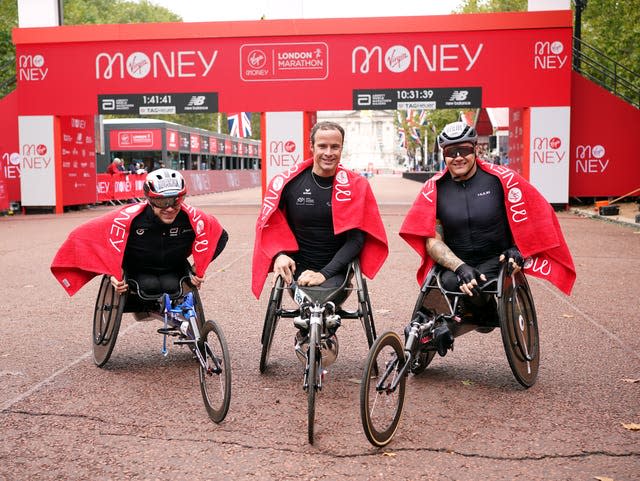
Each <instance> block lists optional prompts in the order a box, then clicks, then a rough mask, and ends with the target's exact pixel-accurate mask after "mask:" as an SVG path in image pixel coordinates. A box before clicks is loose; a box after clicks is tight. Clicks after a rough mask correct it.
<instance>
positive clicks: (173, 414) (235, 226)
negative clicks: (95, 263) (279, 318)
mask: <svg viewBox="0 0 640 481" xmlns="http://www.w3.org/2000/svg"><path fill="white" fill-rule="evenodd" d="M371 182H372V185H373V186H374V191H375V192H376V196H377V197H378V200H379V202H380V204H381V211H382V214H383V219H384V223H385V226H386V228H387V235H388V237H389V240H390V250H391V252H390V256H389V259H388V260H387V262H386V264H385V266H384V267H383V268H382V270H381V271H380V273H379V274H378V276H377V277H376V279H374V280H373V281H369V290H370V295H371V300H372V303H373V308H374V316H375V322H376V326H377V330H378V333H381V332H383V331H384V330H387V329H392V330H395V331H396V332H398V333H400V332H401V331H402V328H403V327H404V325H405V323H407V322H408V321H409V315H410V313H411V309H412V307H413V304H414V302H415V299H416V296H417V293H418V285H417V284H416V281H415V270H416V268H417V264H418V258H417V255H416V254H414V253H413V251H411V249H410V248H409V247H408V246H407V245H406V244H405V243H404V242H403V241H402V240H401V239H400V238H399V237H398V235H397V232H398V229H399V227H400V224H401V222H402V220H403V218H404V214H405V213H406V211H407V209H408V207H409V204H410V203H411V202H412V201H413V199H414V197H415V195H416V194H417V192H418V190H419V188H420V185H419V184H418V183H415V182H412V181H408V180H403V179H400V178H399V177H385V176H378V177H375V178H373V179H372V181H371ZM190 201H191V202H192V203H193V204H195V205H198V206H201V207H203V208H204V209H205V210H207V211H208V212H211V213H213V214H215V215H216V216H217V217H218V219H219V220H220V221H221V223H222V224H223V225H224V226H225V228H226V229H227V230H228V232H229V234H230V242H229V245H228V247H227V249H226V250H225V251H224V252H223V253H222V255H221V256H220V258H219V260H218V261H216V263H215V265H214V266H212V267H211V268H210V269H209V271H208V274H207V281H206V284H205V287H204V289H203V290H202V291H201V295H202V298H203V303H204V306H205V310H206V312H207V317H210V318H215V319H217V320H218V321H219V323H220V324H221V326H222V328H223V330H224V333H225V335H226V338H227V340H228V343H229V346H230V351H231V356H232V367H233V388H232V391H233V393H232V400H231V409H230V411H229V414H228V416H227V418H226V419H225V421H224V422H223V423H222V424H220V425H216V424H213V423H212V422H210V421H209V419H208V417H207V415H206V412H205V410H204V407H203V404H202V399H201V396H200V391H199V386H198V380H197V369H196V366H195V363H194V361H193V360H192V359H190V356H189V355H188V352H187V349H186V348H180V347H173V348H172V349H171V351H170V355H169V356H168V357H167V358H163V357H162V355H161V354H160V348H161V346H162V337H161V336H160V335H158V334H157V333H156V332H155V330H156V328H157V327H159V325H156V324H157V322H150V323H149V322H141V323H136V322H135V321H134V320H133V317H132V316H131V315H130V314H126V315H125V317H124V319H123V325H122V327H121V330H120V335H119V337H118V341H117V345H116V347H115V350H114V353H113V355H112V357H111V360H110V361H109V362H108V363H107V365H106V366H105V367H104V368H103V369H99V368H97V367H95V366H94V364H93V361H92V359H91V347H90V335H91V318H92V311H93V306H94V303H95V299H96V294H97V288H98V280H97V279H95V280H94V281H92V282H91V283H90V284H89V285H88V286H86V287H84V288H83V289H82V290H81V291H80V292H79V293H78V294H77V295H76V296H74V297H73V298H69V297H68V296H67V295H66V293H65V292H64V291H63V289H62V288H61V287H60V286H59V285H58V284H57V283H56V281H55V280H54V278H53V276H52V275H51V274H50V271H49V265H50V262H51V259H52V258H53V255H54V253H55V251H56V249H57V248H58V247H59V245H60V244H61V243H62V241H63V240H64V238H65V237H66V235H67V233H68V232H69V231H70V230H71V229H72V228H73V227H75V226H76V225H78V224H80V223H82V222H85V221H87V220H88V219H90V218H92V217H94V216H96V215H98V214H99V213H101V212H104V211H105V210H106V209H107V208H106V207H100V208H98V209H92V210H87V211H81V212H75V213H68V214H64V215H59V216H54V215H33V216H28V217H24V216H19V217H14V218H2V219H0V233H1V234H0V253H1V254H2V264H1V266H0V276H1V278H2V286H3V288H2V291H3V293H4V299H3V301H2V305H3V309H2V316H1V318H0V426H1V427H0V436H1V438H2V442H1V443H0V479H7V480H27V479H29V480H40V479H44V480H54V479H56V480H57V479H61V480H84V479H93V480H102V479H104V480H107V479H172V480H175V479H194V478H198V479H224V480H226V479H314V480H322V479H324V480H334V479H351V480H355V479H358V480H359V479H384V478H387V479H424V480H457V481H463V480H474V481H475V480H479V479H492V480H493V479H496V480H524V479H526V480H531V479H536V480H554V481H557V480H589V479H595V478H596V477H606V478H611V479H613V480H615V481H631V480H638V479H640V431H632V430H629V429H626V428H625V427H624V426H623V424H631V423H636V424H640V381H639V380H640V354H639V353H640V336H639V335H638V334H639V328H638V320H639V319H638V307H640V303H639V302H638V288H639V287H640V283H639V281H638V273H639V272H640V233H639V231H640V229H639V228H638V226H635V227H634V226H623V225H619V224H614V223H611V222H601V221H599V220H597V219H591V218H585V217H580V216H578V215H575V214H572V213H569V212H566V213H561V214H559V217H560V222H561V225H562V227H563V230H564V233H565V236H566V238H567V241H568V244H569V246H570V249H571V251H572V253H573V256H574V260H575V263H576V268H577V271H578V280H577V282H576V285H575V288H574V292H573V294H572V296H571V297H566V296H564V295H563V294H562V293H560V292H559V291H558V290H557V289H556V288H555V287H553V286H551V285H550V284H547V283H544V282H543V281H539V280H537V279H531V278H530V284H531V287H532V291H533V294H534V298H535V302H536V307H537V312H538V319H539V328H540V337H541V355H542V358H541V364H540V373H539V376H538V382H537V383H536V384H535V385H534V386H533V387H532V388H531V389H529V390H524V389H523V388H521V387H520V385H519V384H517V382H516V381H515V379H514V378H513V376H512V374H511V371H510V369H509V366H508V363H507V361H506V358H505V355H504V350H503V347H502V343H501V339H500V333H499V332H498V331H497V330H496V331H493V332H492V333H489V334H479V333H475V332H474V333H469V334H466V335H464V336H462V337H460V338H458V339H456V343H455V350H454V351H453V352H451V353H449V354H448V355H447V356H446V357H444V358H440V357H437V358H436V359H435V360H434V362H433V364H432V365H431V366H430V367H429V368H428V369H427V371H425V373H423V374H422V375H419V376H411V377H410V378H409V380H408V382H407V399H406V405H405V410H404V415H403V418H402V420H401V422H400V427H399V428H398V432H397V433H396V436H395V438H394V439H393V441H392V442H391V444H390V445H389V446H388V447H387V448H385V449H384V450H380V449H375V448H373V447H372V446H371V445H370V444H369V443H368V441H367V440H366V438H365V436H364V433H363V430H362V427H361V425H360V414H359V382H360V377H361V375H362V367H363V363H364V359H365V357H366V354H367V348H366V340H365V337H364V331H363V330H362V328H361V327H360V325H358V324H359V323H357V322H354V321H351V322H350V323H349V322H347V323H345V324H344V325H343V327H341V328H340V330H339V331H338V336H339V338H340V346H341V347H340V355H339V357H338V360H337V362H336V363H335V364H334V365H333V366H331V367H330V368H329V374H328V378H327V379H326V382H325V386H324V389H323V390H322V392H321V393H320V394H319V395H318V397H317V401H316V425H315V430H316V442H315V444H314V445H313V446H310V445H309V444H307V425H306V422H307V404H306V395H305V393H304V392H303V390H302V366H301V365H300V364H299V362H298V360H297V358H296V356H295V355H294V352H293V334H294V328H293V326H292V325H289V324H288V322H287V321H283V322H282V323H281V324H280V325H279V326H278V329H277V331H276V337H275V340H274V346H273V349H272V353H271V361H270V364H269V369H268V371H267V373H265V374H264V375H261V374H260V373H259V371H258V363H259V357H260V334H261V329H262V320H263V317H264V313H265V308H266V301H267V299H266V298H267V294H268V288H267V289H265V292H263V295H262V298H261V299H260V300H255V299H254V298H253V297H252V295H251V294H250V290H249V279H250V263H251V253H252V248H253V226H254V223H255V219H256V216H257V212H258V204H259V191H258V189H249V190H243V191H235V192H228V193H222V194H212V195H207V196H201V197H194V198H191V199H190Z"/></svg>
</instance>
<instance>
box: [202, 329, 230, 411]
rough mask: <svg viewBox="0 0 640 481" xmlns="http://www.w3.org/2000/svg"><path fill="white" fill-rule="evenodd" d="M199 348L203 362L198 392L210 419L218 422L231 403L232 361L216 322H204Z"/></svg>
mask: <svg viewBox="0 0 640 481" xmlns="http://www.w3.org/2000/svg"><path fill="white" fill-rule="evenodd" d="M198 349H200V353H201V354H202V356H203V358H204V360H205V366H206V367H204V366H203V365H200V368H199V369H200V390H201V392H202V399H203V401H204V406H205V408H206V409H207V413H208V414H209V417H210V418H211V420H212V421H213V422H215V423H220V422H222V420H223V419H224V418H225V416H226V415H227V412H228V411H229V404H230V402H231V361H230V359H229V350H228V349H227V341H226V340H225V338H224V335H223V334H222V330H221V329H220V327H219V326H218V325H217V324H216V323H215V321H207V322H205V323H204V327H203V328H202V333H201V336H200V340H199V341H198Z"/></svg>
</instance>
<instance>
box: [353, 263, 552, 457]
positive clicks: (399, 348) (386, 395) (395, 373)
mask: <svg viewBox="0 0 640 481" xmlns="http://www.w3.org/2000/svg"><path fill="white" fill-rule="evenodd" d="M443 271H444V269H443V268H442V267H440V266H438V265H436V266H434V267H433V268H432V269H431V271H430V272H429V273H428V275H427V278H426V279H425V281H424V283H423V284H422V287H421V289H420V293H419V295H418V299H417V301H416V304H415V307H414V310H413V313H412V315H411V322H410V323H409V325H407V326H406V327H405V335H404V338H405V339H404V342H402V341H401V339H400V336H398V335H397V334H396V333H395V332H392V331H386V332H384V333H382V334H381V335H380V337H378V338H377V339H376V341H375V342H374V344H373V346H372V347H371V348H370V350H369V353H368V355H367V360H366V363H365V369H364V374H363V377H362V382H361V385H360V419H361V421H362V426H363V428H364V431H365V435H366V436H367V439H368V440H369V442H371V444H373V445H374V446H378V447H382V446H385V445H387V444H388V443H389V442H390V441H391V439H392V437H393V435H394V434H395V432H396V429H397V427H398V423H399V421H400V416H401V414H402V409H403V406H404V396H405V388H406V381H407V377H408V375H409V373H412V374H419V373H421V372H423V371H424V370H425V369H426V368H427V366H429V364H430V363H431V361H432V360H433V358H434V357H435V355H436V353H438V354H440V355H441V356H444V355H445V354H446V353H447V351H448V350H450V349H453V342H454V338H456V337H458V336H461V335H462V334H465V333H467V332H469V331H474V330H475V331H478V332H490V331H491V330H493V329H495V328H499V329H500V333H501V336H502V343H503V345H504V350H505V353H506V356H507V360H508V362H509V366H510V367H511V371H512V373H513V375H514V377H515V378H516V380H517V381H518V382H519V383H520V384H521V385H522V386H524V387H525V388H529V387H531V386H533V384H534V383H535V381H536V377H537V375H538V366H539V363H540V346H539V339H538V322H537V318H536V310H535V306H534V303H533V298H532V296H531V291H530V289H529V284H528V282H527V279H526V277H525V275H524V273H523V272H522V271H519V272H517V273H515V274H508V273H507V266H506V265H505V266H503V267H502V269H501V270H500V273H499V275H498V277H497V278H496V279H492V280H489V281H487V282H486V283H485V284H484V285H483V286H481V288H480V291H481V295H484V296H486V297H487V298H488V299H489V301H490V302H489V303H488V306H487V307H486V308H485V310H484V312H483V313H482V314H478V312H477V311H476V312H475V315H472V313H471V309H469V308H465V306H464V300H463V298H464V294H463V293H462V292H460V291H457V292H451V291H447V290H445V289H444V287H443V286H442V282H441V279H440V276H441V274H442V272H443Z"/></svg>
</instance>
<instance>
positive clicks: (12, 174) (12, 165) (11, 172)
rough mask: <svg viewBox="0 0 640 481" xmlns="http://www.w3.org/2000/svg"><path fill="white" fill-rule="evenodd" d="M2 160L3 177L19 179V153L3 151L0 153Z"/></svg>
mask: <svg viewBox="0 0 640 481" xmlns="http://www.w3.org/2000/svg"><path fill="white" fill-rule="evenodd" d="M2 161H3V163H4V169H3V170H4V177H5V178H6V179H19V178H20V154H19V153H18V152H13V153H11V154H10V153H9V152H4V153H3V154H2Z"/></svg>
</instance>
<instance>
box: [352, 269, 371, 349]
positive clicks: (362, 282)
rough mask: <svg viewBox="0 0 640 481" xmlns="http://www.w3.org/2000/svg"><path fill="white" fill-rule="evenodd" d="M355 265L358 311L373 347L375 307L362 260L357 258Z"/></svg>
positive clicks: (368, 341)
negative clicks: (361, 266)
mask: <svg viewBox="0 0 640 481" xmlns="http://www.w3.org/2000/svg"><path fill="white" fill-rule="evenodd" d="M353 267H354V271H355V278H356V286H357V288H358V311H359V313H360V315H361V318H360V320H361V322H362V327H363V328H364V331H365V334H366V336H367V344H368V345H369V348H371V346H373V342H374V341H375V340H376V326H375V323H374V322H373V309H372V308H371V299H369V289H368V288H367V280H366V279H365V278H364V276H363V275H362V269H361V268H360V261H359V260H356V261H355V262H354V263H353Z"/></svg>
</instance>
